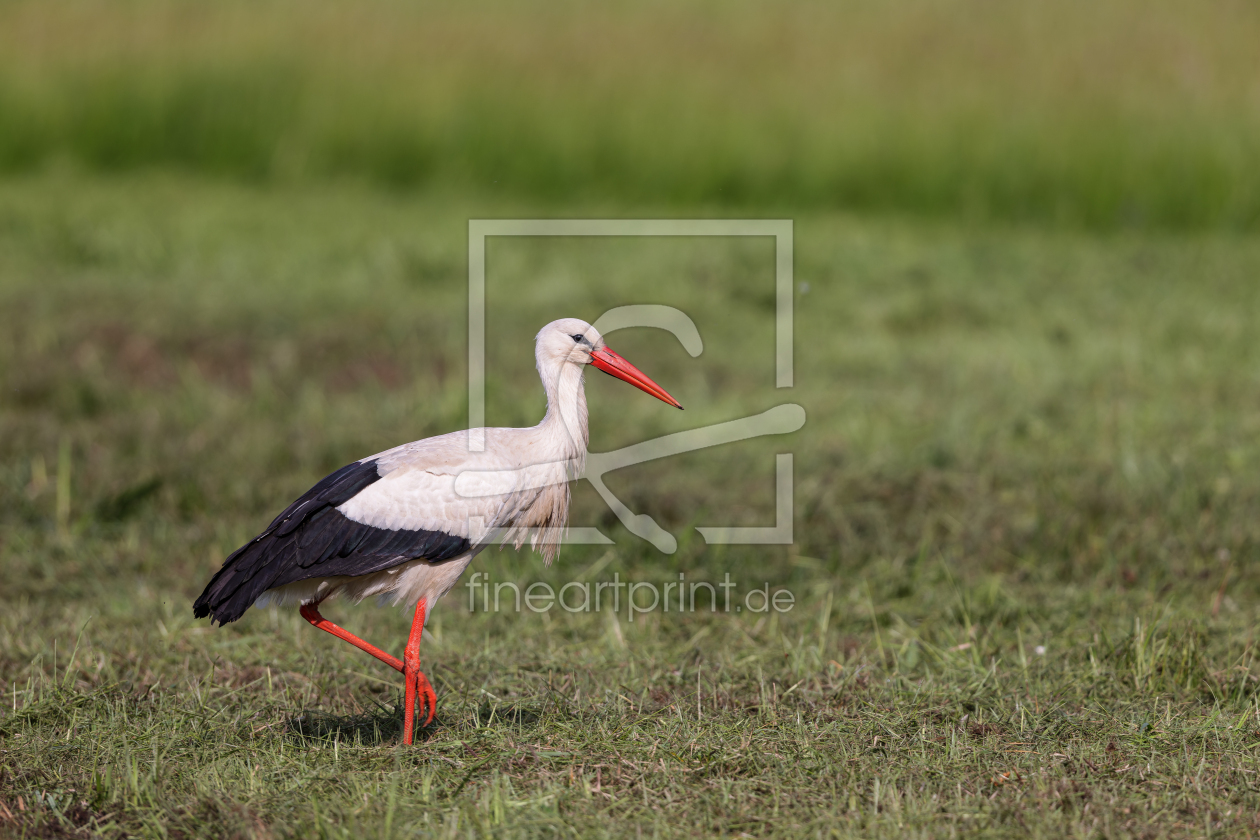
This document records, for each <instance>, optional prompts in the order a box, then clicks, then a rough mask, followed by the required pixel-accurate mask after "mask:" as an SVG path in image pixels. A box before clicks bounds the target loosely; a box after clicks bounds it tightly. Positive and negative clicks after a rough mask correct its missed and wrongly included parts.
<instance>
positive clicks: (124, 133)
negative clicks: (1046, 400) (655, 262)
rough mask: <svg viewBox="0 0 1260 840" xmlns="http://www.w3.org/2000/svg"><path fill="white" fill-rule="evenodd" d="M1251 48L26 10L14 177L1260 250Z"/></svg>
mask: <svg viewBox="0 0 1260 840" xmlns="http://www.w3.org/2000/svg"><path fill="white" fill-rule="evenodd" d="M1257 42H1260V15H1257V13H1256V9H1255V8H1253V7H1251V6H1250V5H1248V4H1239V3H1216V4H1208V5H1207V6H1205V5H1204V4H1202V3H1195V2H1188V1H1187V0H1169V1H1168V2H1156V3H1149V2H1137V0H1107V2H1102V3H1098V2H1084V0H1068V2H1059V3H1041V4H1032V5H1029V4H1022V5H1017V6H1010V7H1005V6H996V7H995V6H994V5H993V4H992V3H988V2H983V0H922V2H916V3H911V4H878V3H870V2H849V3H843V4H835V3H824V2H818V1H817V0H796V1H795V2H792V3H781V4H774V5H771V6H767V5H764V4H751V3H721V4H717V3H711V2H704V1H703V0H694V1H693V2H688V3H683V4H677V3H672V4H659V3H638V4H613V5H611V6H609V5H607V4H604V5H597V6H591V5H589V4H574V3H568V2H552V3H547V4H525V5H522V4H512V3H504V2H494V1H493V0H492V2H483V3H472V4H461V5H460V6H458V7H450V6H438V5H435V4H410V3H408V4H404V3H400V2H397V1H396V0H372V2H368V3H346V2H335V1H332V0H330V1H329V2H317V3H294V2H292V0H272V2H267V3H249V4H243V3H238V2H227V3H218V4H214V5H213V6H199V5H190V4H187V3H183V2H171V0H142V2H135V3H129V4H125V5H120V4H112V3H111V4H107V3H99V2H86V1H85V2H73V3H58V4H48V3H40V2H13V3H6V4H4V5H3V7H0V171H6V172H9V173H14V172H19V173H29V172H32V171H38V170H41V169H43V168H47V167H56V166H58V165H61V164H63V163H65V162H70V163H71V164H72V165H75V166H80V167H85V168H87V169H90V170H93V171H98V172H119V171H130V170H135V169H145V168H153V167H161V168H173V169H180V170H184V171H189V172H195V173H201V174H205V175H211V176H218V177H225V178H231V179H236V180H243V181H248V182H256V183H257V182H264V183H265V182H274V181H280V182H292V181H319V180H322V179H325V178H330V177H331V178H348V179H360V180H367V181H370V182H373V183H377V184H384V185H388V186H390V187H392V188H396V189H403V190H411V189H416V188H423V187H432V186H435V185H442V186H446V187H455V188H467V187H471V188H474V189H477V190H480V191H482V192H489V191H498V192H500V193H505V194H508V195H514V196H517V197H518V198H520V199H521V200H525V201H528V202H532V203H534V204H535V205H536V204H537V203H539V202H548V203H551V204H552V205H553V206H554V205H561V206H562V205H563V203H564V202H570V201H575V200H577V201H587V200H592V199H594V200H619V201H628V202H632V203H636V204H640V203H645V202H646V203H653V204H670V205H674V206H678V207H696V206H701V205H713V204H721V205H725V206H730V207H739V208H755V210H756V211H757V212H765V209H766V207H767V206H773V207H780V208H784V207H786V208H793V209H800V208H813V209H816V210H830V209H836V208H841V209H849V210H873V211H880V212H891V213H910V214H915V215H920V216H929V217H956V216H959V215H965V216H969V217H971V218H981V219H1000V220H1011V219H1019V220H1032V221H1037V222H1041V223H1052V224H1058V225H1064V226H1069V227H1081V226H1084V227H1088V228H1092V229H1103V230H1113V229H1117V228H1130V227H1136V228H1161V229H1163V228H1171V229H1211V228H1223V229H1246V230H1254V229H1255V228H1256V224H1257V222H1258V221H1260V151H1257V150H1260V104H1258V100H1257V97H1256V95H1255V86H1256V80H1257V79H1260V59H1258V58H1257V56H1258V55H1260V53H1258V51H1257V50H1256V49H1255V44H1256V43H1257Z"/></svg>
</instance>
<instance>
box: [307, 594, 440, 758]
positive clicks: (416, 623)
mask: <svg viewBox="0 0 1260 840" xmlns="http://www.w3.org/2000/svg"><path fill="white" fill-rule="evenodd" d="M425 611H426V604H425V601H424V599H423V598H422V599H420V602H419V603H418V604H416V615H415V618H414V619H413V620H412V622H411V635H410V636H409V637H408V638H407V647H406V648H405V649H404V651H403V659H398V658H397V657H394V656H390V655H389V654H388V653H386V652H385V651H383V650H381V649H380V648H378V647H376V646H375V645H371V644H368V643H367V642H365V641H363V640H362V639H360V638H359V637H358V636H356V635H354V634H353V633H351V632H350V631H348V630H345V629H344V628H341V627H338V626H337V625H336V624H333V623H332V622H331V621H329V620H328V619H326V618H324V617H323V616H322V615H320V614H319V605H318V604H303V605H302V607H301V609H300V610H299V612H301V613H302V618H305V619H306V620H307V621H309V622H310V623H311V624H313V625H315V626H316V627H318V628H319V629H320V630H323V631H324V632H326V633H331V634H333V635H334V636H336V637H337V638H338V639H341V640H342V641H345V642H349V643H350V644H352V645H354V646H355V647H357V648H358V649H359V650H362V651H365V652H367V653H370V654H371V655H372V656H374V657H376V658H377V659H379V660H380V661H382V662H384V663H385V664H386V665H388V666H389V667H391V668H393V669H394V670H396V671H402V673H403V679H404V682H405V684H406V704H407V705H406V709H405V711H404V712H403V743H404V744H410V743H411V742H412V729H413V728H414V725H415V713H416V699H417V697H416V695H417V693H419V695H420V698H419V699H420V700H421V701H422V702H423V703H424V704H425V706H427V707H428V711H429V715H428V717H427V718H425V721H424V724H423V725H424V726H428V725H429V724H430V723H432V722H433V716H434V715H435V714H437V693H436V692H435V691H434V690H433V686H432V685H430V684H429V679H428V677H426V676H425V675H424V674H423V673H422V672H421V671H420V634H421V633H422V632H423V631H424V617H425Z"/></svg>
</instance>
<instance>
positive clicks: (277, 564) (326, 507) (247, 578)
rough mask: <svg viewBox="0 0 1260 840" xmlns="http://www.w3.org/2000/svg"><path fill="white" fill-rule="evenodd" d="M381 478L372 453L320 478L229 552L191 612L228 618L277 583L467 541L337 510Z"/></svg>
mask: <svg viewBox="0 0 1260 840" xmlns="http://www.w3.org/2000/svg"><path fill="white" fill-rule="evenodd" d="M379 478H380V473H379V472H378V471H377V467H376V462H375V461H367V462H358V463H354V464H350V465H349V466H346V467H342V468H341V469H339V470H337V471H336V472H335V473H333V474H332V475H329V476H327V477H326V478H324V479H323V480H321V481H320V482H319V483H318V484H316V485H315V486H314V487H312V488H311V489H310V490H308V491H307V492H306V493H304V494H303V495H302V497H301V498H300V499H298V500H297V501H295V502H294V503H293V504H291V505H289V506H288V507H287V508H285V510H284V512H283V513H281V514H280V515H279V516H277V517H276V518H275V519H274V520H272V523H271V524H270V525H268V526H267V529H266V530H265V531H263V532H262V533H261V534H259V535H258V536H257V537H254V539H252V540H250V541H249V542H248V543H246V544H245V545H243V546H241V547H240V548H238V549H237V550H236V551H234V552H232V554H231V555H230V556H229V557H228V558H227V560H225V561H224V562H223V568H221V569H219V571H218V572H217V573H216V574H215V576H214V577H213V578H211V579H210V583H209V584H207V586H206V589H205V591H204V592H202V593H201V597H200V598H198V599H197V601H196V603H194V604H193V615H195V616H196V617H197V618H205V617H206V616H210V617H211V620H212V621H218V622H219V623H220V624H226V623H227V622H229V621H235V620H236V619H238V618H240V617H241V615H243V614H244V612H245V610H247V609H249V608H250V606H251V605H252V604H253V603H254V601H256V600H258V596H260V595H262V594H263V593H264V592H266V591H267V590H268V589H274V588H275V587H277V586H283V585H285V584H287V583H295V582H297V581H299V580H305V579H307V578H312V577H330V576H333V575H366V574H371V573H372V572H379V571H383V570H385V569H388V568H390V567H392V566H396V565H398V564H399V563H405V562H407V561H408V560H416V559H420V558H424V559H427V560H430V561H432V562H434V563H439V562H441V561H443V560H449V559H451V558H452V557H456V556H458V555H460V554H463V553H464V552H465V551H467V550H468V549H469V542H468V540H467V539H465V538H463V537H458V536H453V535H451V534H446V533H443V532H441V531H420V530H417V531H408V530H397V531H390V530H386V529H384V528H373V527H372V526H370V525H364V524H362V523H359V522H355V521H353V520H351V519H348V518H346V517H345V516H344V515H343V514H342V513H341V511H339V510H337V508H338V507H339V506H340V505H343V504H345V503H346V502H348V501H349V500H350V499H352V498H354V496H356V495H357V494H358V493H359V492H361V491H362V490H363V489H364V488H365V487H367V486H369V485H370V484H372V483H373V482H375V481H376V480H377V479H379Z"/></svg>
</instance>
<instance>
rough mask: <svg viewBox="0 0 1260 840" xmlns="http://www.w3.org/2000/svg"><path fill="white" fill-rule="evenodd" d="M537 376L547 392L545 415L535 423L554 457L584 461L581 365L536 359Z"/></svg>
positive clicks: (585, 432)
mask: <svg viewBox="0 0 1260 840" xmlns="http://www.w3.org/2000/svg"><path fill="white" fill-rule="evenodd" d="M538 374H539V376H541V377H542V383H543V389H544V390H546V392H547V414H546V415H545V416H544V417H543V419H542V422H541V423H539V424H538V429H539V431H541V432H543V433H544V434H545V435H546V436H547V438H548V442H549V443H550V444H551V445H552V446H553V447H555V454H556V455H557V456H560V457H563V458H565V459H578V460H579V461H582V460H585V457H586V446H587V444H588V443H589V442H590V431H589V427H588V426H587V419H586V388H585V387H584V384H583V380H582V366H581V365H577V364H573V363H572V362H568V361H565V360H559V361H556V360H553V359H542V358H540V359H539V360H538Z"/></svg>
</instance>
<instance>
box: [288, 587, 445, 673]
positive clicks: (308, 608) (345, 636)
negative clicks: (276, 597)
mask: <svg viewBox="0 0 1260 840" xmlns="http://www.w3.org/2000/svg"><path fill="white" fill-rule="evenodd" d="M421 603H424V602H423V601H421ZM299 612H301V613H302V618H305V619H306V620H307V621H309V622H310V623H311V624H314V625H315V626H316V627H318V628H319V629H320V630H323V631H324V632H326V633H332V634H333V635H334V636H336V637H337V638H338V639H341V640H342V641H343V642H349V643H350V644H352V645H354V646H355V647H357V648H358V649H359V650H362V651H367V652H368V653H370V654H372V655H373V656H375V657H376V658H377V659H379V660H381V661H382V662H384V663H385V664H386V665H388V666H389V667H391V668H393V669H394V670H395V671H402V670H403V663H402V660H400V659H398V658H397V657H394V656H390V655H389V654H388V653H386V652H385V651H383V650H381V649H380V648H378V647H376V646H374V645H370V644H368V643H367V642H365V641H363V640H362V639H360V638H359V637H358V636H356V635H354V634H353V633H351V632H350V631H348V630H343V629H342V628H340V627H338V626H337V625H336V624H333V623H332V622H331V621H329V620H328V619H326V618H324V617H323V616H322V615H320V614H319V604H303V605H302V608H301V609H300V610H299ZM421 621H423V618H422V619H421ZM413 632H414V631H413ZM417 644H418V642H417ZM404 673H405V671H404Z"/></svg>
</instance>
